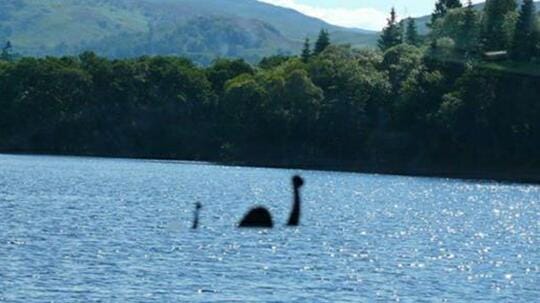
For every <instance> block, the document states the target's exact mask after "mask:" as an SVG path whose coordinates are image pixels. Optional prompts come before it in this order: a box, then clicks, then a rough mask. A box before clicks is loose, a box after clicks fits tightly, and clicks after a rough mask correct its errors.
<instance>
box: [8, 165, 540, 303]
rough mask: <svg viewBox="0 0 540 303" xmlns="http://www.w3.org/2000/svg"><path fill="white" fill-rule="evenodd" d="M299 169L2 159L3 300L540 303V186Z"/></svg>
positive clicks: (27, 301) (28, 302)
mask: <svg viewBox="0 0 540 303" xmlns="http://www.w3.org/2000/svg"><path fill="white" fill-rule="evenodd" d="M294 173H295V171H292V170H277V169H258V168H239V167H238V168H237V167H221V166H211V165H205V164H193V163H191V164H190V163H180V162H161V161H142V160H119V159H95V158H68V157H41V156H11V155H0V302H21V303H22V302H24V303H30V302H160V303H161V302H375V301H378V302H388V301H400V302H473V301H474V302H481V301H482V302H539V300H540V299H539V298H540V249H539V245H538V244H539V240H540V187H539V186H533V185H520V184H500V183H495V182H471V181H459V180H449V179H433V178H413V177H394V176H379V175H362V174H350V173H331V172H316V171H302V172H300V173H301V174H302V175H303V176H304V178H305V179H306V186H305V187H304V191H303V194H304V195H303V197H304V203H303V211H304V213H303V217H302V226H301V227H300V228H297V229H289V228H285V227H282V225H283V224H284V223H285V222H286V219H287V216H288V213H289V209H290V204H291V198H292V193H291V189H290V180H289V178H290V176H291V175H293V174H294ZM195 201H200V202H201V203H203V204H204V209H203V212H202V218H201V229H200V230H198V231H196V232H193V231H191V230H190V229H189V228H190V225H191V220H192V212H193V208H194V207H193V204H194V202H195ZM255 204H262V205H265V206H267V207H268V208H269V209H270V210H271V212H272V213H273V215H274V220H275V221H276V223H277V224H278V228H277V229H274V230H272V231H252V230H248V231H246V230H238V229H236V228H235V224H236V223H237V222H238V221H239V220H240V218H241V217H242V215H243V214H244V213H245V212H246V211H247V210H248V209H249V208H250V207H251V206H253V205H255Z"/></svg>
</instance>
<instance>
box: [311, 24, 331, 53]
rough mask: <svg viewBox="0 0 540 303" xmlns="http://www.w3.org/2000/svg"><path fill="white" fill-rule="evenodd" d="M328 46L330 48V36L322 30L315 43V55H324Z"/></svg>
mask: <svg viewBox="0 0 540 303" xmlns="http://www.w3.org/2000/svg"><path fill="white" fill-rule="evenodd" d="M328 46H330V34H328V31H327V30H325V29H321V32H320V33H319V37H318V38H317V41H316V42H315V49H314V50H313V54H314V55H318V54H320V53H322V52H323V51H324V50H325V49H326V48H327V47H328Z"/></svg>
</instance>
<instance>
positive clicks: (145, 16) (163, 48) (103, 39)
mask: <svg viewBox="0 0 540 303" xmlns="http://www.w3.org/2000/svg"><path fill="white" fill-rule="evenodd" d="M321 28H327V29H328V30H329V31H330V33H331V35H332V36H333V37H334V38H335V41H336V42H340V43H350V44H352V45H356V46H372V45H374V44H375V41H376V39H377V33H376V32H370V31H361V30H352V29H347V28H341V27H337V26H332V25H329V24H327V23H325V22H323V21H321V20H319V19H316V18H311V17H308V16H305V15H302V14H301V13H299V12H296V11H294V10H291V9H286V8H282V7H277V6H273V5H269V4H265V3H261V2H258V1H256V0H2V1H0V42H1V41H6V40H10V41H11V42H12V43H13V45H14V48H15V49H14V50H15V51H16V52H18V53H21V54H24V55H37V56H43V55H64V54H76V53H79V52H81V51H84V50H95V51H97V52H99V53H100V54H102V55H106V56H110V57H128V56H140V55H146V54H148V55H154V54H161V55H168V54H176V55H185V56H188V57H190V58H192V59H194V60H196V61H198V62H200V63H203V64H204V63H208V62H209V61H210V60H212V59H213V58H215V57H218V56H227V57H242V58H246V59H248V60H250V61H256V60H258V59H259V58H261V57H263V56H266V55H271V54H276V53H282V54H288V53H298V52H299V51H300V48H301V45H302V41H303V39H304V38H305V37H306V36H309V37H312V38H314V37H315V36H316V35H317V33H318V32H319V30H320V29H321Z"/></svg>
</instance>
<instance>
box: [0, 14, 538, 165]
mask: <svg viewBox="0 0 540 303" xmlns="http://www.w3.org/2000/svg"><path fill="white" fill-rule="evenodd" d="M458 10H459V11H460V12H461V11H462V10H464V12H466V8H461V9H458ZM454 11H455V10H447V11H446V12H445V13H444V14H443V16H440V17H438V18H435V19H436V20H435V21H434V22H432V25H431V26H432V28H433V29H432V34H430V36H428V37H421V36H420V35H415V34H413V33H414V31H412V32H411V33H403V31H402V30H401V28H403V27H401V28H400V27H399V22H395V23H394V22H391V20H392V18H391V19H390V21H389V26H388V27H387V28H386V29H385V32H384V33H383V34H382V36H381V43H380V45H381V49H380V50H368V49H354V48H352V47H350V46H346V45H333V44H331V37H330V36H329V34H328V32H326V31H324V30H323V31H321V34H320V36H319V39H317V41H316V43H315V44H314V46H313V47H312V45H311V43H310V41H308V40H307V41H306V42H305V46H304V49H303V51H302V53H301V54H300V55H299V56H273V57H267V58H265V59H263V60H262V61H261V62H260V63H259V64H258V65H251V64H248V63H246V62H245V61H243V60H230V59H217V60H215V61H214V63H213V64H211V65H210V66H207V67H201V66H198V65H196V64H194V63H192V62H191V61H190V60H188V59H184V58H179V57H161V56H157V57H140V58H131V59H115V60H112V59H107V58H104V57H100V56H97V55H96V54H94V53H92V52H86V53H83V54H81V55H79V56H76V57H61V58H55V57H46V58H27V57H25V58H17V59H13V60H0V92H1V93H0V150H2V151H7V152H32V153H34V152H39V153H54V154H79V155H112V156H130V157H151V158H167V159H184V160H210V161H224V162H242V163H250V164H264V165H284V166H289V165H294V166H303V165H306V166H319V167H321V166H327V167H337V168H346V169H354V170H366V171H385V172H402V173H467V172H481V171H484V172H487V173H489V171H499V172H500V171H509V172H523V171H534V172H537V171H538V169H539V168H540V157H539V155H540V102H539V100H540V98H539V96H540V77H538V76H535V75H529V74H524V73H511V72H507V71H504V70H501V69H497V68H493V67H492V66H489V65H484V64H482V63H481V62H478V61H476V60H473V59H471V60H469V61H467V62H466V63H463V62H461V61H455V60H441V57H440V56H433V55H431V52H432V51H433V50H432V43H433V41H435V40H436V39H439V40H440V39H441V38H437V37H438V36H436V35H438V34H434V33H433V32H435V31H436V30H435V28H437V24H439V23H441V22H442V23H441V24H444V22H445V21H444V20H445V19H446V18H450V16H452V15H453V14H458V13H454ZM394 14H395V13H394ZM460 14H461V13H460ZM475 14H476V13H475ZM394 18H395V20H397V17H396V16H395V15H394ZM439 20H441V21H439ZM392 24H396V25H397V26H396V29H391V26H392ZM406 28H408V29H411V28H414V24H413V25H410V24H409V25H408V26H406ZM389 31H391V32H393V31H395V32H396V34H395V37H397V36H398V33H399V35H400V36H399V37H406V41H404V40H401V38H400V39H397V40H396V41H394V40H393V38H391V37H390V38H391V39H388V37H389V36H391V35H388V32H389ZM393 35H394V34H393ZM401 35H402V36H401ZM416 39H418V40H421V42H419V43H418V44H415V43H408V42H411V41H416ZM388 41H391V42H392V44H394V42H395V45H386V43H387V42H388ZM383 45H384V46H385V47H382V46H383ZM456 45H457V42H456ZM312 48H313V49H312ZM531 60H532V59H531ZM531 64H532V63H531Z"/></svg>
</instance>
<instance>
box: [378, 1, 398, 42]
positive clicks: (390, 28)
mask: <svg viewBox="0 0 540 303" xmlns="http://www.w3.org/2000/svg"><path fill="white" fill-rule="evenodd" d="M401 33H402V32H401V27H400V26H399V23H398V22H397V14H396V10H395V9H394V8H393V7H392V10H391V11H390V18H388V21H387V25H386V27H385V28H384V29H383V31H382V34H381V37H380V38H379V41H378V46H379V49H381V50H382V51H386V50H387V49H389V48H391V47H393V46H396V45H398V44H400V43H402V38H401V37H402V34H401Z"/></svg>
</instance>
